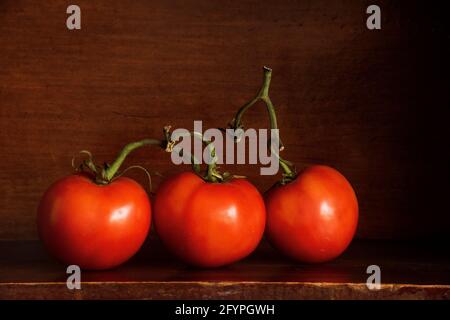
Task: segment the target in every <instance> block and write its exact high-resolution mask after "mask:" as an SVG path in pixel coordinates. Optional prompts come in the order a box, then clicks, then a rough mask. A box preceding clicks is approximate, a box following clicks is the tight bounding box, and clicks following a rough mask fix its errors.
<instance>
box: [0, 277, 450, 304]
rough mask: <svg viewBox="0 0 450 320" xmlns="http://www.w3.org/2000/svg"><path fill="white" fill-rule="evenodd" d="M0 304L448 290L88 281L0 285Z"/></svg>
mask: <svg viewBox="0 0 450 320" xmlns="http://www.w3.org/2000/svg"><path fill="white" fill-rule="evenodd" d="M0 299H58V300H59V299H89V300H91V299H94V300H97V299H218V300H221V299H231V300H252V299H258V300H260V299H262V300H271V299H274V300H285V299H286V300H307V299H340V300H342V299H358V300H360V299H365V300H367V299H375V300H380V299H396V300H398V299H400V300H402V299H404V300H409V299H420V300H422V299H433V300H435V299H450V285H412V284H383V285H382V286H381V289H379V290H369V289H368V288H367V287H366V284H363V283H307V282H228V281H227V282H189V281H183V282H160V281H151V282H87V283H82V285H81V290H69V289H67V287H66V284H65V283H63V282H44V283H0Z"/></svg>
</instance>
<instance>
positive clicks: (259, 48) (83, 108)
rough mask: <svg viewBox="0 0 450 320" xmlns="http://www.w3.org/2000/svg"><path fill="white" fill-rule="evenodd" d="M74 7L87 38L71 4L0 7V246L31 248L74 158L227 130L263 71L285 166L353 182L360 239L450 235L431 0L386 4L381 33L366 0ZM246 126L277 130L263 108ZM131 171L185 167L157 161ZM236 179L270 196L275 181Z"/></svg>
mask: <svg viewBox="0 0 450 320" xmlns="http://www.w3.org/2000/svg"><path fill="white" fill-rule="evenodd" d="M76 3H77V4H78V5H79V6H80V7H81V9H82V30H79V31H68V30H67V29H66V27H65V19H66V17H67V15H66V13H65V11H66V7H67V5H68V2H67V1H61V0H55V1H39V2H36V1H24V0H3V1H1V2H0V48H1V58H0V142H1V144H0V154H1V155H2V160H1V164H0V168H1V170H0V194H1V197H0V219H1V221H2V223H1V224H0V238H2V239H35V238H36V232H35V224H34V219H35V218H34V214H35V209H36V207H37V204H38V201H39V198H40V196H41V195H42V193H43V192H44V190H45V189H46V188H47V186H48V185H49V184H50V183H51V182H52V181H54V180H55V179H57V178H59V177H61V176H63V175H66V174H68V173H70V170H71V168H70V160H71V158H72V156H73V155H74V154H75V153H76V152H77V151H78V150H81V149H88V150H91V151H92V152H93V153H95V155H96V156H97V158H98V159H102V160H104V161H107V160H110V159H112V157H113V156H114V155H115V154H116V153H117V151H118V149H119V148H120V147H121V146H122V145H124V144H125V143H127V142H129V141H132V140H136V139H140V138H143V137H148V136H158V135H160V132H161V128H162V126H163V125H165V124H167V123H170V124H173V125H175V126H179V127H186V128H191V127H192V120H195V119H202V120H204V125H205V127H217V126H224V124H225V123H226V122H227V121H229V120H230V119H231V117H232V114H233V112H234V110H235V109H236V108H237V107H239V106H240V105H241V104H242V103H244V102H245V101H246V100H247V99H248V98H250V97H252V96H253V95H254V94H255V92H256V90H257V88H258V86H259V84H260V81H261V67H262V66H263V65H268V66H271V67H272V68H273V69H274V76H273V86H272V98H273V100H274V102H275V103H276V105H277V107H278V111H279V114H280V115H279V118H280V119H279V120H280V121H279V122H280V124H281V126H282V128H283V131H282V136H283V141H284V143H285V144H286V145H287V150H286V158H288V159H292V160H293V161H294V162H296V163H297V164H298V166H299V167H302V166H304V165H308V164H311V163H325V164H329V165H332V166H334V167H336V168H338V169H339V170H341V171H342V172H343V173H344V174H345V175H346V176H347V177H348V178H349V179H350V180H351V182H352V183H353V185H354V187H355V189H356V192H357V194H358V196H359V199H360V207H361V219H360V225H359V228H358V236H359V237H360V238H409V237H422V236H423V237H425V236H426V237H428V236H432V235H434V236H438V235H443V234H445V233H447V232H448V231H449V230H450V219H449V215H448V214H447V211H448V210H447V207H446V203H445V199H446V197H447V195H448V191H449V185H448V177H449V167H448V165H447V164H448V160H449V158H450V157H449V151H448V148H447V147H446V146H447V143H446V138H447V137H448V135H449V126H448V125H447V124H446V121H447V118H446V117H445V113H444V112H445V111H444V110H445V108H447V107H448V105H449V99H448V87H449V80H448V76H445V78H444V76H443V75H444V70H448V62H447V60H446V59H447V57H448V50H447V48H445V47H444V44H445V43H446V42H448V40H447V39H448V38H447V37H448V33H447V30H446V29H445V25H443V21H445V20H443V19H441V17H437V16H435V12H431V11H430V10H431V9H426V8H424V4H425V3H426V2H425V1H423V2H413V1H395V2H393V1H380V3H381V7H382V17H383V25H382V30H381V31H369V30H367V29H366V28H365V18H366V14H365V9H366V7H367V5H368V4H370V3H371V2H368V1H338V0H335V1H334V0H333V1H325V0H319V1H312V0H309V1H308V0H305V1H292V0H283V1H265V2H264V3H261V2H260V1H256V0H251V1H247V0H246V1H225V2H224V1H207V0H200V1H198V0H196V1H194V0H188V1H170V2H166V1H162V0H158V1H144V0H137V1H119V0H109V1H103V0H98V1H95V2H94V1H88V0H79V1H77V2H76ZM434 8H435V9H434V11H436V12H438V11H440V12H442V13H443V12H444V11H443V10H439V8H436V6H434ZM249 119H250V120H249V121H247V123H248V125H249V126H258V127H259V126H265V125H266V124H267V120H266V116H265V114H264V112H260V113H258V110H254V111H252V112H250V113H249ZM128 163H129V164H136V163H140V164H142V165H144V166H146V167H147V168H149V169H150V170H154V171H159V172H161V173H162V174H163V175H169V174H171V173H174V172H176V171H179V170H182V168H181V167H175V166H173V165H171V164H170V162H169V161H168V155H167V154H164V153H163V152H160V151H151V150H141V151H139V152H137V153H136V154H135V155H133V156H132V157H130V160H129V162H128ZM441 166H443V168H441ZM234 169H235V170H236V173H241V174H242V173H245V174H247V175H248V176H249V177H250V178H251V179H252V180H253V181H254V182H255V184H256V185H257V186H258V187H259V188H260V190H261V191H264V190H265V189H267V188H268V187H269V186H270V185H271V184H272V183H273V182H274V181H275V180H276V178H275V177H265V178H260V177H258V175H257V173H258V169H257V168H256V167H254V168H249V167H247V166H245V167H238V168H234ZM445 177H446V178H447V179H444V178H445ZM139 179H140V180H141V181H143V178H141V177H139ZM425 212H426V214H425ZM424 216H426V219H424Z"/></svg>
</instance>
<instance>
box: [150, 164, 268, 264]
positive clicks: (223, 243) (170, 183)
mask: <svg viewBox="0 0 450 320" xmlns="http://www.w3.org/2000/svg"><path fill="white" fill-rule="evenodd" d="M265 220H266V217H265V208H264V200H263V199H262V196H261V194H260V193H259V192H258V190H257V189H256V188H255V187H254V186H253V185H252V184H251V183H249V182H248V181H247V180H245V179H232V180H230V181H229V182H222V183H209V182H206V181H204V180H203V179H202V178H200V177H199V176H197V175H196V174H194V173H192V172H185V173H181V174H178V175H175V176H173V177H171V178H169V179H168V180H166V181H165V182H164V183H163V184H162V185H161V186H160V188H159V190H158V192H157V194H156V198H155V203H154V221H155V229H156V232H157V233H158V235H159V237H160V238H161V240H162V241H163V243H164V244H165V245H166V247H167V248H168V249H169V250H170V251H171V252H172V253H173V254H175V255H176V256H178V257H179V258H180V259H182V260H183V261H185V262H187V263H189V264H192V265H195V266H200V267H218V266H222V265H226V264H230V263H233V262H235V261H237V260H240V259H242V258H244V257H246V256H247V255H249V254H250V253H251V252H252V251H253V250H254V249H255V248H256V246H257V245H258V243H259V241H260V240H261V237H262V235H263V234H264V226H265Z"/></svg>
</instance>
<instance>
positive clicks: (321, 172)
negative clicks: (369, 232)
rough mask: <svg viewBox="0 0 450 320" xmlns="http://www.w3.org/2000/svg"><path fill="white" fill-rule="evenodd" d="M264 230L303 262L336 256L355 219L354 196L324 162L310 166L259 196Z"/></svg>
mask: <svg viewBox="0 0 450 320" xmlns="http://www.w3.org/2000/svg"><path fill="white" fill-rule="evenodd" d="M265 201H266V209H267V226H266V234H267V237H268V239H269V241H270V242H271V243H272V245H273V246H274V247H275V248H277V249H278V250H280V251H281V252H282V253H284V254H285V255H287V256H288V257H291V258H292V259H295V260H296V261H299V262H304V263H321V262H326V261H330V260H332V259H334V258H336V257H338V256H339V255H341V254H342V253H343V252H344V251H345V249H346V248H347V247H348V245H349V244H350V243H351V241H352V239H353V237H354V235H355V232H356V228H357V224H358V201H357V198H356V195H355V192H354V190H353V188H352V186H351V185H350V183H349V182H348V181H347V179H346V178H345V177H344V176H343V175H342V174H340V173H339V172H338V171H337V170H335V169H333V168H331V167H327V166H319V165H315V166H311V167H309V168H307V169H306V170H305V171H303V172H302V173H300V174H299V175H298V177H297V178H296V179H295V180H293V181H292V182H290V183H288V184H285V185H281V186H277V187H275V188H273V189H271V190H270V191H269V192H268V193H267V194H266V196H265Z"/></svg>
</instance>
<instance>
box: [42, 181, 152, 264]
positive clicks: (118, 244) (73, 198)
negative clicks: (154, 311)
mask: <svg viewBox="0 0 450 320" xmlns="http://www.w3.org/2000/svg"><path fill="white" fill-rule="evenodd" d="M150 224H151V206H150V201H149V198H148V196H147V193H146V192H145V190H144V189H143V188H142V187H141V186H140V185H139V184H138V183H137V182H135V181H134V180H132V179H129V178H124V177H120V178H117V179H115V180H114V181H112V182H111V183H109V184H107V185H98V184H96V183H94V182H93V181H92V178H91V177H90V176H89V175H87V174H75V175H70V176H67V177H65V178H62V179H61V180H59V181H57V182H55V183H54V184H53V185H51V186H50V187H49V188H48V190H47V191H46V192H45V194H44V196H43V197H42V200H41V202H40V204H39V208H38V211H37V227H38V233H39V237H40V239H41V240H42V242H43V244H44V246H45V248H46V249H47V251H49V253H50V254H51V255H53V256H54V257H55V258H57V259H58V260H60V261H61V262H64V263H67V264H75V265H78V266H80V267H81V268H82V269H89V270H105V269H110V268H114V267H116V266H118V265H120V264H122V263H124V262H125V261H127V260H128V259H130V258H131V257H132V256H133V255H134V254H135V253H136V252H137V251H138V250H139V248H140V247H141V245H142V244H143V243H144V241H145V239H146V237H147V234H148V232H149V229H150Z"/></svg>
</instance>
